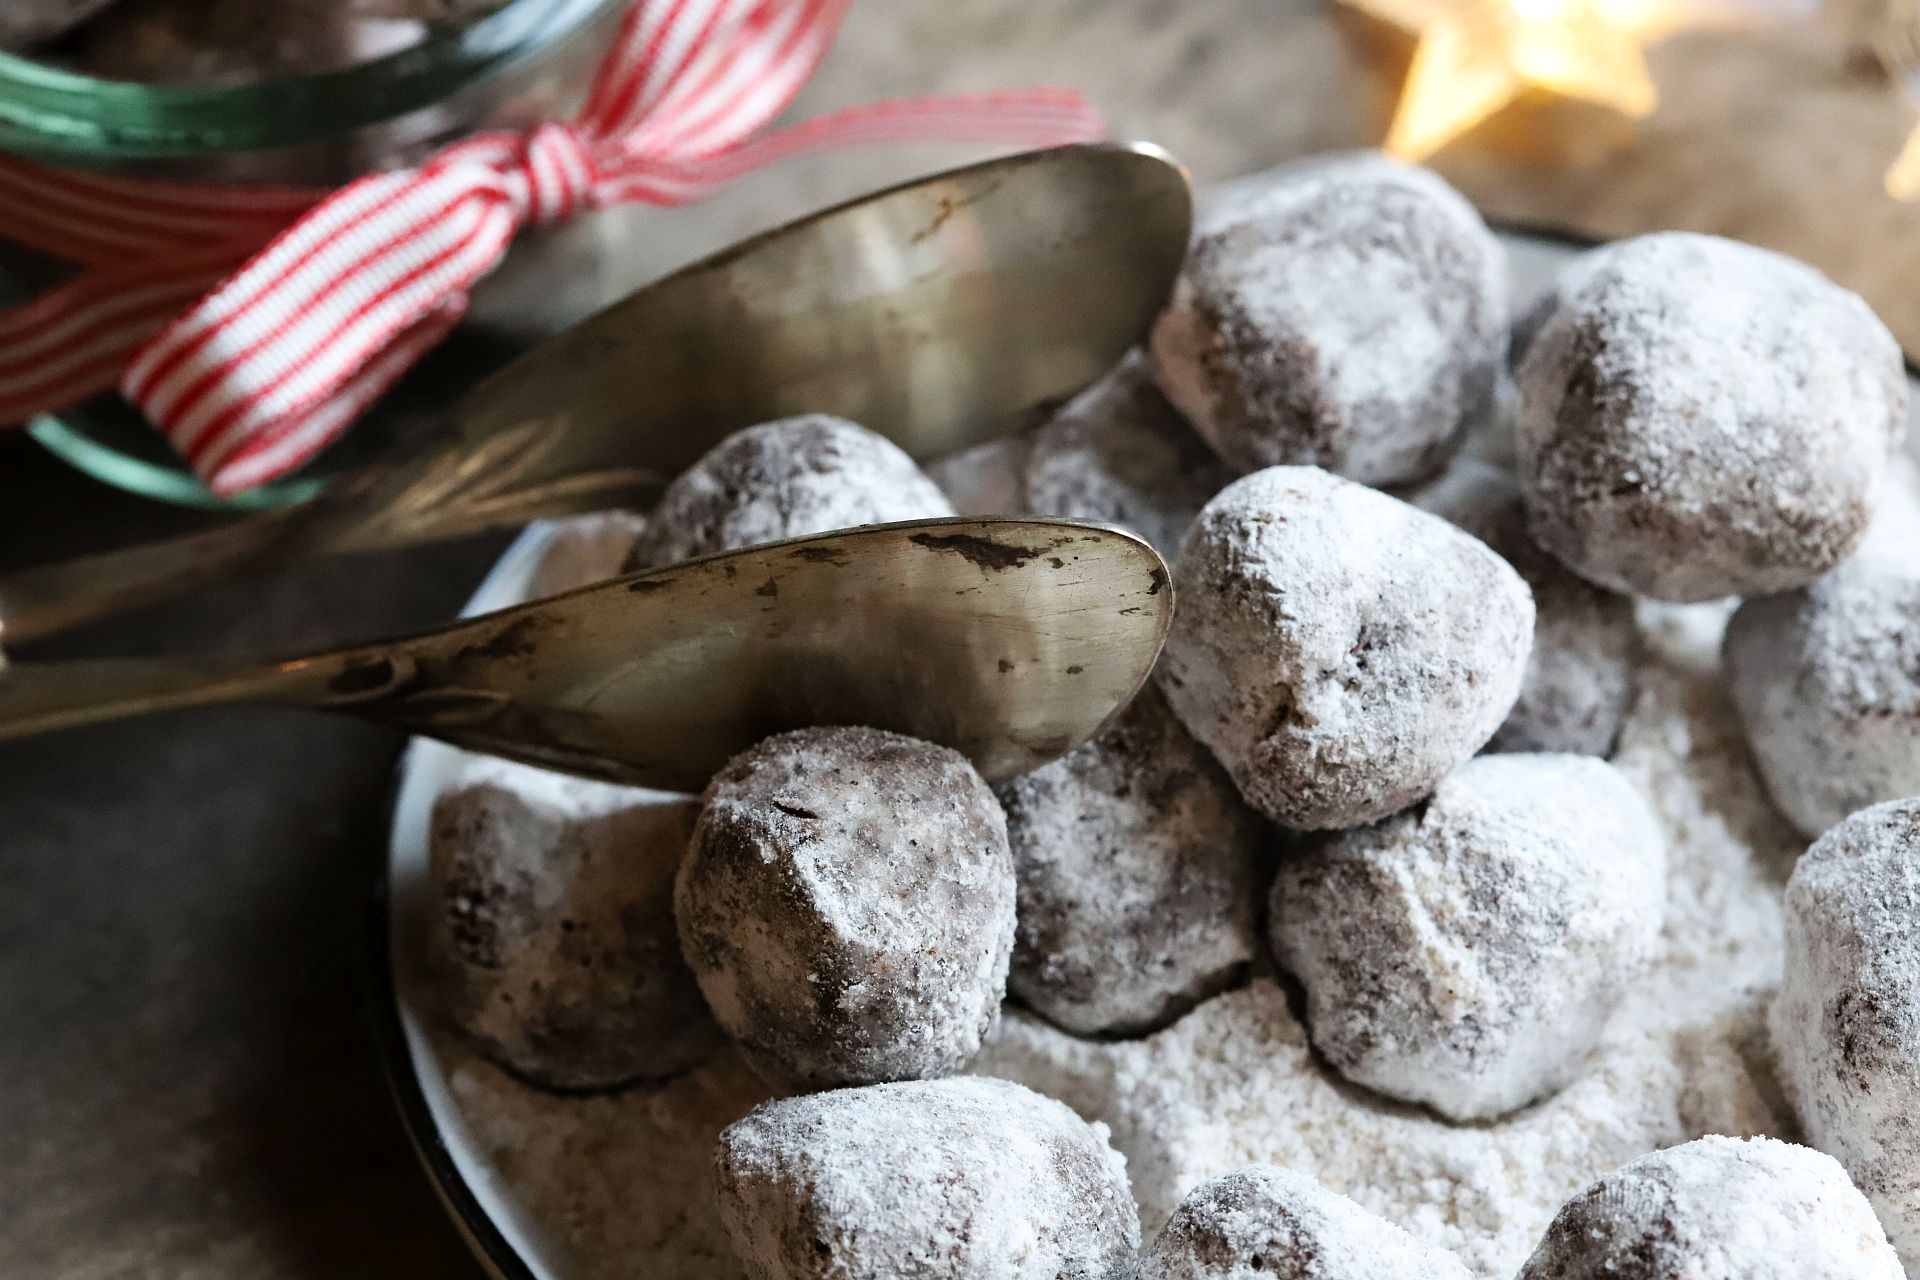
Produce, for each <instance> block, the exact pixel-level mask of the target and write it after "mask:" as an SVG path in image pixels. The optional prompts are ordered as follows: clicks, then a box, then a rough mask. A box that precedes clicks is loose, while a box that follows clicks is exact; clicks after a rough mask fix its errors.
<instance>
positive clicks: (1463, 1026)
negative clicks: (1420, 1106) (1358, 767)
mask: <svg viewBox="0 0 1920 1280" xmlns="http://www.w3.org/2000/svg"><path fill="white" fill-rule="evenodd" d="M1666 885H1667V854H1666V848H1665V846H1664V843H1663V840H1662V838H1661V833H1660V832H1659V831H1658V830H1657V829H1656V828H1655V826H1654V823H1653V817H1652V815H1651V813H1650V812H1649V811H1648V809H1647V806H1646V802H1645V801H1643V800H1642V799H1641V798H1640V796H1639V795H1638V793H1637V792H1636V791H1635V790H1634V788H1633V785H1632V784H1631V783H1629V782H1628V781H1627V780H1626V779H1625V778H1624V777H1622V776H1621V775H1620V774H1619V773H1618V772H1617V771H1616V770H1615V769H1613V767H1612V766H1610V765H1608V764H1607V763H1606V762H1605V761H1603V760H1595V759H1593V758H1592V757H1590V756H1573V755H1490V756H1481V757H1479V758H1477V759H1474V760H1469V761H1467V763H1465V764H1463V765H1461V766H1460V767H1459V768H1458V769H1456V770H1454V771H1453V772H1452V773H1451V774H1449V775H1448V776H1447V777H1446V778H1445V779H1444V780H1442V782H1441V783H1440V786H1439V787H1438V788H1437V789H1436V790H1435V791H1434V793H1433V795H1432V796H1431V797H1429V798H1428V799H1427V800H1426V801H1424V802H1422V803H1421V804H1419V805H1416V806H1415V807H1414V808H1413V809H1411V810H1408V811H1407V812H1405V813H1401V814H1397V815H1395V816H1394V817H1391V818H1388V819H1387V820H1386V821H1384V822H1381V823H1378V824H1376V825H1374V826H1370V827H1361V828H1357V829H1355V830H1352V831H1342V832H1338V833H1336V834H1333V835H1330V836H1325V837H1321V838H1317V839H1312V840H1308V841H1305V842H1303V845H1302V847H1301V848H1299V849H1298V850H1296V851H1295V852H1293V853H1292V854H1291V855H1290V856H1288V857H1287V858H1286V859H1284V860H1283V861H1282V862H1281V865H1280V871H1279V875H1278V876H1277V877H1276V878H1275V880H1274V884H1273V897H1272V905H1271V909H1270V918H1271V920H1272V929H1273V942H1274V953H1275V955H1276V956H1277V957H1278V958H1279V960H1280V963H1281V964H1282V965H1284V966H1285V967H1286V969H1287V970H1288V972H1290V973H1292V974H1294V975H1295V976H1297V977H1298V978H1299V979H1300V981H1301V982H1302V983H1303V984H1304V985H1305V987H1306V990H1307V999H1308V1004H1307V1008H1308V1021H1309V1026H1310V1028H1311V1031H1312V1037H1313V1043H1314V1047H1315V1048H1317V1049H1319V1050H1320V1052H1321V1053H1322V1054H1323V1055H1325V1057H1326V1058H1327V1060H1328V1061H1329V1062H1331V1063H1332V1064H1333V1065H1334V1066H1335V1067H1337V1068H1338V1069H1339V1070H1340V1071H1341V1072H1342V1074H1344V1075H1345V1076H1346V1077H1347V1078H1348V1079H1350V1080H1354V1081H1357V1082H1359V1083H1362V1084H1365V1085H1368V1086H1370V1087H1372V1088H1375V1089H1378V1090H1379V1091H1380V1092H1382V1093H1385V1094H1387V1095H1388V1096H1390V1097H1395V1098H1399V1099H1402V1100H1404V1101H1408V1102H1423V1103H1426V1104H1427V1105H1429V1106H1431V1107H1433V1108H1434V1109H1435V1110H1437V1111H1439V1112H1441V1113H1442V1114H1443V1115H1446V1116H1449V1117H1451V1118H1453V1119H1455V1120H1482V1119H1489V1118H1491V1117H1494V1116H1499V1115H1503V1114H1505V1113H1506V1112H1509V1111H1511V1110H1513V1109H1514V1108H1516V1107H1519V1106H1522V1105H1524V1104H1526V1103H1529V1102H1532V1101H1534V1100H1535V1099H1537V1098H1540V1097H1543V1096H1545V1095H1547V1094H1549V1093H1551V1092H1553V1091H1554V1090H1556V1089H1558V1088H1560V1087H1561V1086H1562V1085H1564V1084H1565V1083H1567V1082H1568V1081H1569V1080H1572V1079H1574V1078H1576V1077H1577V1076H1578V1075H1579V1074H1580V1072H1581V1071H1582V1070H1583V1069H1584V1067H1585V1065H1586V1058H1587V1055H1588V1053H1589V1052H1591V1050H1592V1049H1593V1046H1594V1045H1595V1044H1596V1043H1597V1042H1598V1041H1599V1039H1600V1035H1601V1032H1602V1031H1603V1030H1604V1029H1605V1027H1606V1024H1607V1022H1608V1020H1609V1019H1610V1018H1611V1017H1612V1016H1613V1014H1614V1012H1615V1010H1617V1009H1618V1008H1619V1006H1620V1003H1621V1001H1622V1000H1623V999H1624V998H1625V996H1626V995H1627V993H1628V992H1629V991H1631V990H1632V988H1633V985H1634V984H1635V982H1636V981H1637V980H1638V979H1639V978H1640V976H1641V974H1642V972H1643V971H1644V969H1645V968H1646V966H1647V964H1648V962H1649V961H1650V960H1651V958H1652V955H1653V952H1654V948H1655V944H1656V942H1657V940H1658V938H1659V933H1660V926H1661V916H1662V913H1663V911H1664V910H1665V906H1666Z"/></svg>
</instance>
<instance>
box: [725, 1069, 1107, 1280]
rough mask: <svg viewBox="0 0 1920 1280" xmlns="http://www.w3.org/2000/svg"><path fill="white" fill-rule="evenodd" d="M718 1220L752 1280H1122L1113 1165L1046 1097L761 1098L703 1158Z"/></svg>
mask: <svg viewBox="0 0 1920 1280" xmlns="http://www.w3.org/2000/svg"><path fill="white" fill-rule="evenodd" d="M715 1163H716V1165H717V1181H718V1191H719V1198H720V1216H721V1218H722V1219H723V1220H724V1221H725V1222H726V1225H727V1232H728V1235H729V1237H730V1238H731V1239H732V1240H733V1242H734V1246H735V1248H736V1249H737V1250H738V1251H739V1253H740V1255H741V1257H742V1258H743V1259H745V1260H746V1262H747V1268H748V1270H749V1271H751V1272H752V1273H753V1274H755V1275H756V1276H759V1277H763V1278H764V1280H839V1278H841V1277H848V1278H853V1280H860V1278H865V1277H872V1278H874V1280H880V1278H881V1277H886V1278H887V1280H1124V1278H1125V1277H1128V1276H1130V1275H1131V1274H1132V1272H1133V1257H1134V1250H1135V1249H1136V1247H1137V1246H1138V1245H1139V1242H1140V1220H1139V1216H1138V1214H1137V1212H1136V1211H1135V1208H1134V1204H1133V1198H1132V1196H1130V1195H1129V1194H1128V1192H1127V1174H1126V1164H1125V1161H1123V1160H1122V1159H1121V1158H1120V1156H1119V1155H1118V1154H1117V1153H1116V1152H1115V1151H1114V1150H1113V1148H1112V1147H1110V1146H1108V1145H1107V1133H1106V1129H1105V1128H1104V1126H1101V1125H1093V1124H1088V1123H1087V1122H1086V1121H1084V1120H1082V1119H1081V1118H1080V1117H1079V1116H1076V1115H1075V1114H1074V1113H1073V1112H1072V1111H1070V1110H1068V1109H1067V1108H1066V1107H1063V1106H1061V1105H1060V1104H1059V1103H1058V1102H1056V1101H1054V1100H1053V1099H1051V1098H1045V1097H1041V1096H1040V1095H1039V1094H1036V1093H1034V1092H1032V1091H1031V1090H1029V1089H1024V1088H1022V1087H1021V1086H1019V1085H1017V1084H1011V1083H1009V1082H1007V1081H1004V1080H988V1079H981V1078H976V1077H961V1078H959V1079H954V1080H916V1081H908V1082H904V1083H899V1084H880V1085H870V1086H867V1087H865V1088H857V1089H837V1090H834V1091H832V1092H829V1093H815V1094H810V1095H807V1096H805V1097H800V1098H788V1099H784V1100H782V1101H779V1102H770V1103H768V1104H766V1105H765V1106H763V1107H761V1108H759V1109H758V1110H756V1111H754V1112H753V1114H752V1115H750V1116H748V1117H747V1118H746V1119H745V1120H742V1121H740V1122H739V1123H738V1124H735V1125H733V1126H732V1127H730V1128H729V1129H728V1130H727V1131H726V1132H725V1133H723V1134H722V1135H721V1137H720V1144H719V1150H718V1152H717V1153H716V1156H715Z"/></svg>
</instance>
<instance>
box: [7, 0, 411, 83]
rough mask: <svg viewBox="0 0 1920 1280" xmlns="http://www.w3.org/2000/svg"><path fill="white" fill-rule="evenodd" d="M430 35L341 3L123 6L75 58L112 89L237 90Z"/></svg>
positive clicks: (83, 37)
mask: <svg viewBox="0 0 1920 1280" xmlns="http://www.w3.org/2000/svg"><path fill="white" fill-rule="evenodd" d="M9 3H11V0H9ZM427 31H428V26H427V23H426V22H424V21H422V20H420V19H419V18H418V17H416V16H414V15H413V14H410V13H405V12H398V11H394V12H386V13H370V12H365V11H362V10H360V9H359V8H357V7H356V6H354V5H352V4H343V3H341V0H119V2H118V3H116V4H115V5H113V7H112V8H110V9H108V10H107V11H106V12H105V13H103V14H102V15H101V16H100V17H99V18H97V19H95V20H94V21H93V22H91V23H89V24H87V26H86V28H85V29H84V30H83V31H82V32H81V33H80V34H79V36H78V43H77V46H76V48H75V50H74V53H73V59H74V62H75V64H76V66H77V67H78V68H79V69H80V70H82V71H84V72H86V73H87V74H88V75H93V76H102V77H105V78H107V79H112V80H141V81H150V82H158V83H166V84H197V85H235V84H247V83H251V82H255V81H261V80H272V79H278V78H280V77H283V76H299V75H312V74H315V73H317V72H322V71H334V70H338V69H340V68H342V67H350V66H353V65H355V64H356V63H361V62H368V61H371V60H372V59H374V58H380V57H384V56H386V55H387V54H390V53H397V52H399V51H400V50H402V49H405V48H408V47H410V46H412V45H415V44H418V43H419V42H420V41H421V40H422V39H424V38H425V37H426V35H427Z"/></svg>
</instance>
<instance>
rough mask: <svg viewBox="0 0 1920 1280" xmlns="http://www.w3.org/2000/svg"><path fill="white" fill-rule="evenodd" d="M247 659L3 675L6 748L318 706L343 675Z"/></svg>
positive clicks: (22, 669)
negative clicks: (320, 693) (190, 715)
mask: <svg viewBox="0 0 1920 1280" xmlns="http://www.w3.org/2000/svg"><path fill="white" fill-rule="evenodd" d="M322 668H323V664H321V663H315V662H289V663H263V662H260V661H259V660H258V659H241V658H111V659H105V660H101V661H93V662H41V663H23V664H19V665H16V666H11V667H8V668H6V669H5V670H4V671H0V742H6V741H11V740H13V739H16V738H29V737H33V736H35V735H37V734H42V733H54V732H56V731H58V730H61V729H77V728H80V727H81V726H83V725H90V724H104V723H106V722H108V721H112V720H127V719H132V718H133V717H135V716H144V715H152V714H154V713H156V712H161V711H173V710H178V709H180V708H185V707H209V706H219V705H223V704H228V703H236V702H276V703H279V702H285V703H293V704H296V705H305V704H308V703H310V702H312V701H314V700H315V698H316V695H315V691H316V690H319V689H322V688H324V685H325V683H326V681H327V680H328V679H329V678H331V676H332V675H334V674H336V673H337V669H335V670H328V669H322Z"/></svg>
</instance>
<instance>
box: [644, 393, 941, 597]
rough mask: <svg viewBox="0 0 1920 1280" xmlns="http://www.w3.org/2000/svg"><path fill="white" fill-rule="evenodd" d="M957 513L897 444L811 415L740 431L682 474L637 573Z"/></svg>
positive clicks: (652, 523)
mask: <svg viewBox="0 0 1920 1280" xmlns="http://www.w3.org/2000/svg"><path fill="white" fill-rule="evenodd" d="M952 514H953V506H952V504H951V503H949V502H948V501H947V499H946V495H945V494H943V493H941V492H940V490H939V489H938V488H937V487H935V485H934V483H933V481H932V480H929V479H928V478H927V475H926V473H925V472H923V471H921V470H920V468H919V467H918V466H916V465H915V464H914V461H913V459H912V458H910V457H908V456H907V454H906V452H905V451H904V450H902V449H901V448H900V446H899V445H897V444H895V443H893V441H891V440H889V439H887V438H886V437H885V436H883V435H879V434H878V433H876V432H872V431H869V430H867V429H866V428H865V427H862V426H859V425H857V424H855V423H851V422H848V421H847V420H846V419H844V418H835V417H832V416H830V415H827V414H822V413H813V414H806V415H803V416H801V417H798V418H782V419H781V420H779V421H778V422H766V423H762V424H761V425H759V426H757V427H748V428H747V429H745V430H744V431H736V432H734V433H733V434H732V435H730V436H728V437H727V438H726V439H725V440H722V441H721V442H720V443H719V444H717V445H715V446H714V447H713V448H711V449H709V450H708V451H707V453H706V455H705V456H704V457H702V458H701V459H700V460H699V461H698V462H696V463H694V464H693V466H691V467H689V468H688V469H687V470H686V471H684V472H682V473H681V474H680V476H679V477H678V478H676V479H675V480H674V482H673V483H672V484H671V485H669V486H667V491H666V493H665V494H664V495H662V496H661V499H660V503H659V505H658V506H657V507H655V508H654V511H653V513H652V515H651V517H650V518H649V520H648V522H647V530H646V532H645V534H643V535H642V536H641V538H640V541H639V543H638V544H637V545H636V546H635V548H634V552H633V559H632V565H633V567H635V568H649V567H652V566H656V565H664V564H673V563H675V562H677V561H680V560H690V559H692V558H694V557H695V556H704V555H712V554H714V553H716V552H720V551H733V550H737V549H738V548H741V547H751V546H757V545H759V544H760V543H763V542H778V541H779V540H781V539H782V538H799V537H804V536H805V535H807V534H810V533H826V532H828V531H830V530H834V529H852V528H856V527H858V526H860V525H867V524H884V523H887V522H889V521H893V520H919V519H926V518H932V517H937V516H950V515H952Z"/></svg>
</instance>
